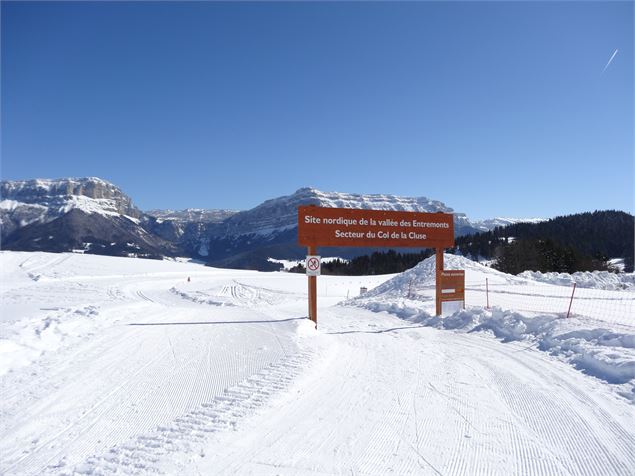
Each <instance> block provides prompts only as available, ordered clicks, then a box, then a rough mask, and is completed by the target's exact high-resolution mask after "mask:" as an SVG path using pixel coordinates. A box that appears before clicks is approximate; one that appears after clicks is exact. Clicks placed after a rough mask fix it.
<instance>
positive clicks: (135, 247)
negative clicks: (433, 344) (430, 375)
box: [0, 177, 540, 270]
mask: <svg viewBox="0 0 635 476" xmlns="http://www.w3.org/2000/svg"><path fill="white" fill-rule="evenodd" d="M0 198H1V201H0V238H1V240H2V248H3V249H8V250H23V251H51V252H62V251H77V252H85V253H95V254H107V255H114V256H139V257H148V258H161V257H165V256H168V257H169V256H186V257H190V258H194V259H198V260H202V261H205V262H207V263H208V264H211V265H214V266H221V267H231V268H251V269H261V270H263V269H277V266H278V265H277V264H275V263H272V262H269V261H268V260H267V258H270V257H271V258H278V259H298V258H301V257H303V256H304V255H305V252H306V250H305V249H304V248H301V247H299V246H298V245H297V207H298V206H299V205H311V204H313V205H318V206H322V207H342V208H358V209H375V210H395V211H417V212H445V213H454V220H455V233H456V234H457V236H460V235H466V234H471V233H475V232H479V231H487V230H491V229H493V228H494V227H496V226H502V225H507V224H512V223H518V222H522V221H533V222H535V221H540V219H529V220H520V219H512V218H495V219H491V220H484V221H475V220H470V219H469V218H468V217H467V216H466V215H465V214H463V213H456V212H454V210H453V209H452V208H450V207H448V206H447V205H445V204H444V203H442V202H440V201H437V200H431V199H428V198H426V197H400V196H395V195H380V194H370V195H360V194H352V193H340V192H323V191H320V190H316V189H314V188H301V189H299V190H297V191H296V192H294V193H292V194H291V195H286V196H282V197H278V198H273V199H270V200H266V201H265V202H263V203H261V204H260V205H258V206H256V207H254V208H252V209H250V210H242V211H237V210H206V209H195V208H189V209H186V210H179V211H175V210H148V211H142V210H140V209H139V208H137V207H136V206H135V205H134V203H133V201H132V199H131V198H130V197H128V196H127V195H126V194H125V193H123V192H122V191H121V189H120V188H118V187H117V186H115V185H114V184H112V183H110V182H108V181H105V180H102V179H100V178H96V177H87V178H63V179H55V180H50V179H33V180H22V181H2V182H1V183H0ZM369 251H371V250H368V249H360V248H357V249H352V248H343V249H336V248H331V249H328V250H324V253H325V254H330V255H333V256H335V255H337V256H342V257H354V256H358V255H361V254H366V253H368V252H369Z"/></svg>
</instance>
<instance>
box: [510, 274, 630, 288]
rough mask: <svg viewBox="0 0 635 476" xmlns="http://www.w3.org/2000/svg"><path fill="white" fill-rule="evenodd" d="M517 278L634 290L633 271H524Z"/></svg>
mask: <svg viewBox="0 0 635 476" xmlns="http://www.w3.org/2000/svg"><path fill="white" fill-rule="evenodd" d="M518 277H519V278H523V279H527V280H531V281H537V282H540V283H547V284H554V285H558V286H571V285H573V283H576V285H577V286H579V287H581V288H594V289H606V290H611V291H616V290H629V291H634V290H635V273H609V272H608V271H593V272H591V271H583V272H577V273H573V274H569V273H541V272H540V271H524V272H522V273H520V274H519V275H518Z"/></svg>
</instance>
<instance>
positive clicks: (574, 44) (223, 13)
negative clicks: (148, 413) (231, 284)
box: [1, 2, 635, 218]
mask: <svg viewBox="0 0 635 476" xmlns="http://www.w3.org/2000/svg"><path fill="white" fill-rule="evenodd" d="M633 15H634V14H633V3H632V2H602V3H595V2H562V3H549V2H487V3H486V2H449V3H448V2H445V3H437V2H421V3H409V2H406V3H332V2H329V3H288V2H281V3H245V2H243V3H219V2H191V3H171V2H156V3H153V2H113V3H100V2H67V3H54V2H46V3H35V2H16V3H12V2H2V170H1V174H2V178H3V179H25V178H35V177H49V178H55V177H65V176H75V177H80V176H99V177H102V178H105V179H108V180H110V181H112V182H114V183H115V184H117V185H119V186H120V187H122V188H123V190H124V191H125V192H126V193H128V194H129V195H130V196H131V197H132V198H133V200H134V201H135V203H136V204H137V205H138V206H140V207H141V208H143V209H149V208H185V207H201V208H233V209H245V208H250V207H253V206H255V205H257V204H258V203H260V202H262V201H263V200H265V199H268V198H273V197H277V196H280V195H286V194H289V193H292V192H293V191H295V190H296V189H297V188H300V187H303V186H313V187H317V188H320V189H322V190H327V191H346V192H357V193H392V194H398V195H406V196H421V195H423V196H427V197H430V198H433V199H437V200H441V201H443V202H445V203H446V204H447V205H449V206H451V207H453V208H454V209H455V210H457V211H461V212H465V213H467V214H468V215H469V216H470V217H475V218H487V217H492V216H543V217H550V216H555V215H559V214H567V213H574V212H579V211H588V210H595V209H613V208H616V209H622V210H626V211H630V212H633V209H634V206H633V203H634V195H633V193H634V192H633V186H634V183H633V180H634V167H633V160H634V139H633V129H634V121H633V111H634V104H635V103H634V95H633ZM616 49H617V50H618V53H617V54H616V55H615V57H614V58H613V61H612V62H611V64H610V65H609V66H608V67H607V68H606V70H604V68H605V66H606V64H607V62H608V61H609V59H610V57H611V56H612V54H613V53H614V51H615V50H616Z"/></svg>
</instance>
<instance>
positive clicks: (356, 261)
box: [289, 250, 434, 276]
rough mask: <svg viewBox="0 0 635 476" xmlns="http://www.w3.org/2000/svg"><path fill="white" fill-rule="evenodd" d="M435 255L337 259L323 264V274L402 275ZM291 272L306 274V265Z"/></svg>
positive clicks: (428, 252)
mask: <svg viewBox="0 0 635 476" xmlns="http://www.w3.org/2000/svg"><path fill="white" fill-rule="evenodd" d="M433 254H434V250H423V251H421V252H419V253H398V252H396V251H395V250H388V251H382V252H374V253H372V254H370V255H364V256H358V257H356V258H353V259H351V260H350V261H344V260H341V259H336V260H333V261H330V262H328V263H324V262H323V263H322V271H321V272H322V274H330V275H338V276H367V275H373V274H391V273H401V272H403V271H405V270H407V269H410V268H412V267H413V266H415V265H417V264H418V263H419V262H421V261H422V260H424V259H426V258H428V257H430V256H432V255H433ZM289 271H290V272H292V273H304V272H305V269H304V265H303V264H302V263H300V264H298V265H297V266H295V267H293V268H291V269H290V270H289Z"/></svg>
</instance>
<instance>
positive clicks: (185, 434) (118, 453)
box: [48, 351, 311, 474]
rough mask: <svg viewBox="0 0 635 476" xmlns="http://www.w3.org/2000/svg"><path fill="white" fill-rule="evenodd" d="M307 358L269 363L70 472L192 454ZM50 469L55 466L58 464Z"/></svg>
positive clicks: (155, 464) (129, 468) (146, 468)
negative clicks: (202, 401)
mask: <svg viewBox="0 0 635 476" xmlns="http://www.w3.org/2000/svg"><path fill="white" fill-rule="evenodd" d="M310 358H311V355H310V352H308V351H302V352H299V353H297V354H295V355H293V356H290V357H288V358H285V359H282V361H279V362H278V363H275V364H271V365H269V366H268V367H266V368H265V369H263V370H261V371H260V372H258V373H256V374H253V375H252V376H250V377H248V378H246V379H245V380H243V381H242V382H239V383H238V384H237V385H234V386H232V387H229V388H226V389H225V391H224V392H223V394H222V395H219V396H217V397H215V398H214V399H213V400H212V401H210V402H206V403H202V404H201V405H199V406H198V407H197V408H196V409H194V410H193V411H191V412H189V413H187V414H185V415H183V416H181V417H178V418H176V419H175V420H173V421H172V422H171V423H168V424H164V425H160V426H159V427H157V428H156V429H155V430H154V431H152V432H149V433H147V434H144V435H140V436H138V437H136V438H134V439H132V440H129V441H128V442H126V443H123V444H121V445H117V446H115V447H113V448H111V449H110V450H109V451H108V452H107V453H105V454H101V455H95V456H91V457H89V458H87V460H86V462H85V463H83V464H80V465H78V466H76V467H75V468H74V469H73V471H72V473H71V474H94V473H99V474H116V473H120V472H124V473H126V474H144V473H148V472H152V473H154V472H160V467H159V463H160V462H161V460H162V459H163V458H165V457H166V456H170V457H172V456H173V455H174V453H185V454H193V453H194V452H195V451H196V450H199V451H200V448H198V447H197V444H200V443H202V442H204V440H205V439H207V438H208V437H209V435H210V434H211V433H215V432H219V431H226V430H228V429H232V428H235V427H236V426H237V425H239V422H240V420H241V419H242V418H244V417H245V416H247V415H249V414H250V413H253V412H254V411H256V410H257V409H258V408H259V407H260V406H262V405H263V404H264V403H266V402H267V400H269V399H270V398H271V396H272V395H274V394H276V393H279V392H281V391H283V390H285V389H286V388H287V387H288V386H289V384H290V383H291V382H292V381H293V380H294V378H296V377H297V375H298V374H299V373H301V371H302V368H303V366H304V364H305V362H306V361H307V360H309V359H310ZM168 464H169V463H168ZM48 469H49V470H51V471H56V470H58V469H59V468H58V467H50V468H48Z"/></svg>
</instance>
